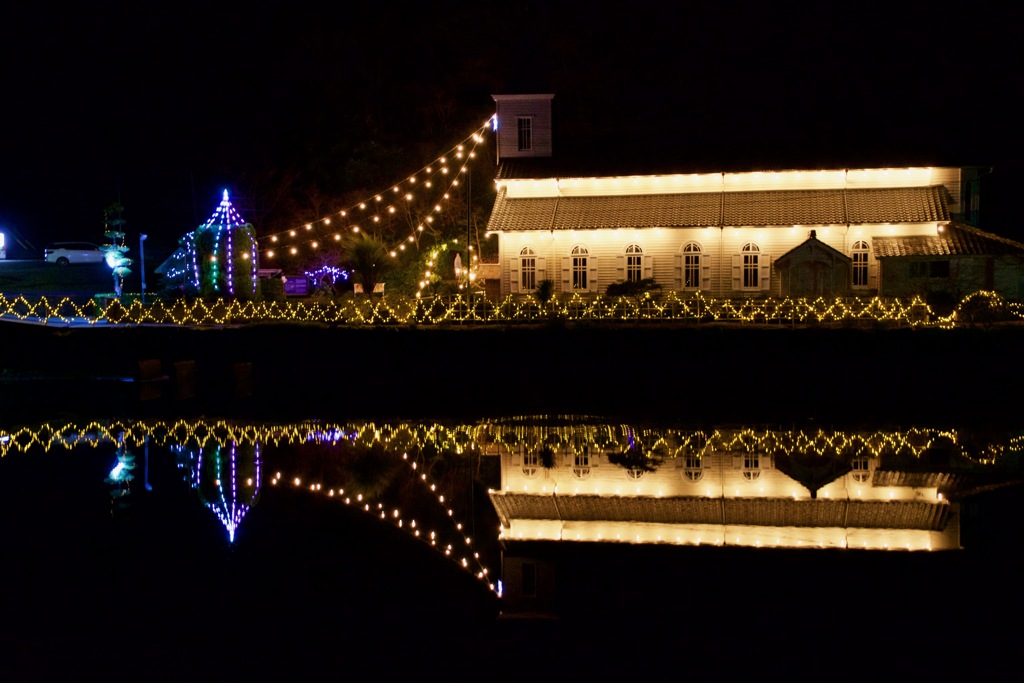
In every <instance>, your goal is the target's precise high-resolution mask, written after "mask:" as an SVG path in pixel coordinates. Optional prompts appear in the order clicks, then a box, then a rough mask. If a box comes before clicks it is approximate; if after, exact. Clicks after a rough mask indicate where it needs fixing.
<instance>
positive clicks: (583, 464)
mask: <svg viewBox="0 0 1024 683" xmlns="http://www.w3.org/2000/svg"><path fill="white" fill-rule="evenodd" d="M572 475H573V476H574V477H576V478H577V479H586V478H587V477H589V476H590V450H589V449H587V448H586V447H584V448H583V450H580V451H577V452H576V453H575V454H574V455H573V458H572Z"/></svg>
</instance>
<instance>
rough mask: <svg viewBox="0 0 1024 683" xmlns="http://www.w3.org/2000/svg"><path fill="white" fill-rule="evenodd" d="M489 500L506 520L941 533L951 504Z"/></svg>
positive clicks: (502, 496)
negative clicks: (897, 530)
mask: <svg viewBox="0 0 1024 683" xmlns="http://www.w3.org/2000/svg"><path fill="white" fill-rule="evenodd" d="M491 501H492V503H493V504H494V508H495V509H496V510H497V512H498V516H499V517H500V518H501V519H502V520H503V522H508V521H509V520H513V519H550V520H561V521H608V522H644V523H661V524H750V525H756V526H800V527H849V528H860V529H930V530H936V531H937V530H941V529H943V528H944V527H945V526H946V523H947V521H948V518H949V506H948V505H947V504H945V503H939V504H935V503H928V502H925V501H856V500H830V499H822V498H817V499H805V500H793V499H791V498H704V497H671V498H669V497H666V498H644V497H634V498H630V497H617V496H559V497H558V500H557V502H556V500H555V498H554V496H545V495H530V494H515V493H492V494H491Z"/></svg>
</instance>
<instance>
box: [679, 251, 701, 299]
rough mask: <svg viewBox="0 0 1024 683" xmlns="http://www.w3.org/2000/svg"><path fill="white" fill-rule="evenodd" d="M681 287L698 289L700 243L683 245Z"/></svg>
mask: <svg viewBox="0 0 1024 683" xmlns="http://www.w3.org/2000/svg"><path fill="white" fill-rule="evenodd" d="M683 288H684V289H700V245H699V244H697V243H696V242H688V243H687V244H686V246H685V247H683Z"/></svg>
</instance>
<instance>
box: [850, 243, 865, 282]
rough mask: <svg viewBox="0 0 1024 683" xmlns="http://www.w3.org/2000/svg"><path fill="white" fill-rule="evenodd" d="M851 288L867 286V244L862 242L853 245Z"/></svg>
mask: <svg viewBox="0 0 1024 683" xmlns="http://www.w3.org/2000/svg"><path fill="white" fill-rule="evenodd" d="M851 253H852V255H853V286H854V287H867V286H868V243H867V242H865V241H864V240H860V241H858V242H854V243H853V250H852V252H851Z"/></svg>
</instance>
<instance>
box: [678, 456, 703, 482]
mask: <svg viewBox="0 0 1024 683" xmlns="http://www.w3.org/2000/svg"><path fill="white" fill-rule="evenodd" d="M701 464H702V463H701V459H700V456H699V455H694V454H692V453H688V454H687V455H685V456H684V460H683V475H684V476H685V477H686V478H687V479H689V480H690V481H700V480H701V477H703V476H704V469H703V468H702V467H701Z"/></svg>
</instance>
